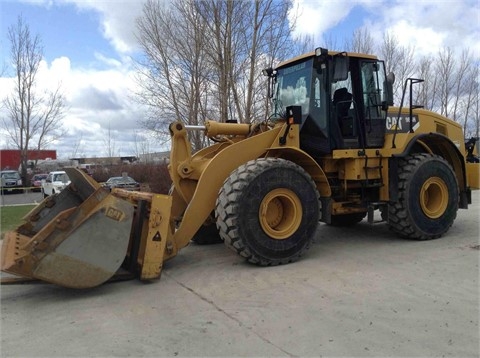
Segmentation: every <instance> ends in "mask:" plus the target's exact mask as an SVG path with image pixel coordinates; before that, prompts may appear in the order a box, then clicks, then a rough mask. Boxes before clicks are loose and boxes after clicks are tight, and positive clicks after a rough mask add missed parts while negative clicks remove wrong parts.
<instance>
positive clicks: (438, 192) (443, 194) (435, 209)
mask: <svg viewBox="0 0 480 358" xmlns="http://www.w3.org/2000/svg"><path fill="white" fill-rule="evenodd" d="M420 205H421V207H422V210H423V212H424V213H425V215H427V216H428V217H429V218H430V219H437V218H439V217H440V216H442V214H443V213H444V212H445V210H446V209H447V206H448V188H447V185H446V184H445V182H444V181H443V180H442V179H441V178H439V177H431V178H428V180H426V181H425V183H423V185H422V188H421V190H420Z"/></svg>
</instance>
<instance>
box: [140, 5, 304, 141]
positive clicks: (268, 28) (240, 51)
mask: <svg viewBox="0 0 480 358" xmlns="http://www.w3.org/2000/svg"><path fill="white" fill-rule="evenodd" d="M290 7H291V2H290V1H288V0H281V1H274V0H255V1H229V0H205V1H198V0H186V1H181V2H172V3H170V4H166V3H165V2H162V1H158V0H149V1H147V3H146V4H145V5H144V11H143V15H142V16H141V17H140V18H139V19H138V20H137V27H138V30H139V31H138V33H139V35H138V39H139V41H140V43H141V45H142V48H143V50H144V53H145V59H144V61H143V62H142V63H140V66H139V73H140V78H139V79H140V81H139V84H140V86H141V88H142V91H141V92H140V93H139V99H140V100H141V101H142V102H143V103H145V104H147V105H148V106H150V108H151V109H152V113H154V114H155V116H154V117H153V116H152V118H151V119H150V120H149V121H145V122H144V123H143V125H144V127H145V128H148V129H151V130H155V131H157V133H164V134H166V133H168V132H167V130H166V129H167V124H168V123H170V122H171V121H172V120H173V119H178V120H181V121H183V122H184V123H187V124H201V123H203V122H204V121H205V119H214V120H217V121H222V122H225V121H228V120H235V121H239V122H246V123H251V122H252V121H254V120H256V118H265V114H266V113H267V109H266V108H267V107H266V104H267V102H266V81H265V79H264V77H262V76H261V70H262V69H264V68H266V67H273V64H275V63H276V62H278V60H279V59H284V58H285V57H287V56H288V57H291V56H295V55H297V54H298V53H297V50H298V49H299V48H300V46H296V45H295V43H294V42H293V41H292V39H291V28H290V26H289V23H288V17H287V14H288V11H289V9H290ZM303 43H304V42H299V44H303ZM172 117H173V118H172ZM189 135H190V140H191V143H192V145H193V147H194V150H195V149H200V148H201V147H203V146H204V145H205V138H203V136H202V135H203V134H202V133H200V132H190V133H189Z"/></svg>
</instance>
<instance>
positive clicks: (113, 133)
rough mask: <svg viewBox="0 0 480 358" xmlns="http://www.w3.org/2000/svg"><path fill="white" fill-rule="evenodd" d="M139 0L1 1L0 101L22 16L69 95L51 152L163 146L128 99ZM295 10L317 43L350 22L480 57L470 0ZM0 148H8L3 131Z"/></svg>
mask: <svg viewBox="0 0 480 358" xmlns="http://www.w3.org/2000/svg"><path fill="white" fill-rule="evenodd" d="M165 1H168V0H165ZM143 3H144V1H143V0H15V1H14V0H0V49H1V51H0V69H1V72H0V100H1V99H3V98H4V97H5V96H6V95H8V93H9V91H10V89H11V82H12V80H11V78H10V77H9V76H11V74H12V72H11V70H12V68H11V67H9V64H8V56H9V46H10V43H9V41H8V38H7V32H8V28H9V27H11V26H13V25H15V23H16V21H17V18H18V16H19V15H21V16H22V17H23V18H24V20H25V22H26V24H28V26H29V28H30V31H31V32H32V33H33V34H38V35H39V36H40V37H41V39H42V44H43V47H44V59H43V61H42V64H41V71H40V74H39V84H41V85H42V86H44V87H45V88H52V89H53V88H56V87H58V86H59V85H60V87H61V88H62V90H63V92H64V94H65V97H66V100H67V107H66V111H65V117H64V119H63V126H64V129H65V132H66V134H65V136H64V137H62V138H60V139H59V140H58V141H56V142H55V143H53V144H52V145H50V147H49V148H48V149H56V150H57V156H58V157H59V158H63V159H67V158H71V157H73V156H76V157H82V156H85V157H102V156H107V153H108V144H107V140H108V138H110V139H111V141H113V143H114V146H115V152H116V153H117V155H119V156H128V155H136V154H137V153H138V152H139V148H140V147H141V148H142V150H144V149H145V148H148V149H149V151H151V152H154V151H164V150H168V149H169V148H168V145H169V144H168V143H167V144H165V143H159V142H157V141H155V140H154V139H153V138H152V137H149V136H148V133H146V132H145V131H144V130H143V129H142V127H141V125H140V123H139V121H140V120H141V119H142V118H143V116H144V113H145V112H144V110H145V109H144V108H142V107H141V106H140V105H139V104H137V103H136V102H135V101H134V100H133V99H132V96H131V94H132V93H133V92H135V91H136V89H137V88H138V85H137V84H136V83H135V81H134V79H133V75H134V66H133V64H134V62H133V60H132V58H134V57H135V56H136V55H138V54H139V47H138V45H137V43H136V40H135V31H136V30H135V19H136V18H137V17H138V16H140V15H141V11H142V5H143ZM293 9H294V10H293V11H294V12H293V11H292V14H291V17H292V18H293V16H295V15H296V16H297V17H298V20H297V26H296V29H295V34H296V35H303V34H309V35H311V36H313V37H314V39H315V43H316V44H317V45H316V46H315V47H317V46H324V44H325V43H326V42H328V41H331V40H332V39H333V40H334V43H335V44H338V46H341V45H342V44H344V43H345V40H347V39H348V38H349V37H350V36H351V34H352V33H353V31H354V30H355V29H357V28H359V27H361V26H366V27H367V28H368V30H369V32H370V33H371V34H372V36H373V37H374V38H379V39H381V38H382V36H383V34H384V33H385V32H386V31H389V32H391V33H393V34H394V35H396V36H397V39H398V40H399V42H400V44H402V45H404V46H409V45H412V46H415V49H416V51H417V52H418V54H421V55H423V54H425V55H427V54H435V53H437V52H438V51H439V50H440V49H441V48H442V47H445V46H449V47H451V48H452V49H454V50H458V51H461V50H462V49H465V48H469V49H470V50H471V51H472V52H473V53H474V54H475V56H476V58H477V59H480V41H478V39H479V38H480V2H479V1H478V0H294V6H293ZM330 43H331V42H330ZM312 50H313V49H312ZM334 50H343V49H342V48H337V49H334ZM0 115H4V114H0ZM173 120H175V118H172V121H173ZM10 147H11V146H10ZM0 148H1V149H6V148H9V144H8V139H7V137H6V135H5V134H4V133H2V132H1V131H0Z"/></svg>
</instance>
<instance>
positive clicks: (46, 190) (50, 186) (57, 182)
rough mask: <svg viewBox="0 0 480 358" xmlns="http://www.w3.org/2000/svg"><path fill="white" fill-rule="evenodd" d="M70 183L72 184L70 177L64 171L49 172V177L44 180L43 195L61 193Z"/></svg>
mask: <svg viewBox="0 0 480 358" xmlns="http://www.w3.org/2000/svg"><path fill="white" fill-rule="evenodd" d="M68 184H70V178H69V177H68V175H67V173H65V172H64V171H56V172H50V173H48V176H47V179H45V180H42V193H43V197H44V198H46V197H47V196H50V195H55V194H58V193H60V192H61V191H62V190H63V189H65V188H66V187H67V186H68Z"/></svg>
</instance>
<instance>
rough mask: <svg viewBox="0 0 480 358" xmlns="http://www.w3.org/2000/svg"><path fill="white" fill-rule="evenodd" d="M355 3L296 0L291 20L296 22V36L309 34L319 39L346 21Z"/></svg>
mask: <svg viewBox="0 0 480 358" xmlns="http://www.w3.org/2000/svg"><path fill="white" fill-rule="evenodd" d="M354 6H355V1H321V0H294V1H293V10H292V11H291V13H290V16H289V20H290V22H292V21H293V20H294V18H297V19H296V22H295V32H294V33H295V35H296V36H298V35H301V34H308V35H313V36H314V37H315V38H316V39H319V38H321V37H322V36H323V34H324V33H325V32H326V31H327V30H329V29H331V28H332V27H334V26H336V25H337V24H338V23H339V22H340V21H342V20H343V19H345V18H346V17H347V16H348V14H349V12H350V10H351V9H352V8H353V7H354Z"/></svg>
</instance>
